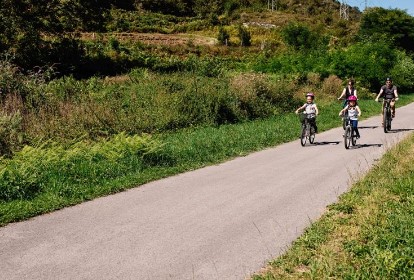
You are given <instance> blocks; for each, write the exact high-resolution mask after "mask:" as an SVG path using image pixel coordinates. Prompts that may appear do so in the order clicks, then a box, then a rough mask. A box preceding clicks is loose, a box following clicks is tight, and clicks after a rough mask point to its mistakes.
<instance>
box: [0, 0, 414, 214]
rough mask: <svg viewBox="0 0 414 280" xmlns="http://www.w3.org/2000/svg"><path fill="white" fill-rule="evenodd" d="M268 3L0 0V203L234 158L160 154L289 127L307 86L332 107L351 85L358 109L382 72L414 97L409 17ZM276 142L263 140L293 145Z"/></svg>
mask: <svg viewBox="0 0 414 280" xmlns="http://www.w3.org/2000/svg"><path fill="white" fill-rule="evenodd" d="M277 3H278V5H277V7H274V10H273V11H272V10H271V9H269V7H268V1H259V0H243V1H242V0H226V1H219V0H217V1H211V5H210V6H207V5H205V2H204V1H198V0H193V1H184V0H181V1H175V0H174V1H172V0H170V1H169V0H167V1H115V0H106V1H99V5H98V4H97V2H96V1H76V0H70V1H60V0H53V1H46V0H43V1H31V0H27V1H5V0H2V1H1V5H0V16H1V17H2V19H4V20H3V21H2V22H1V23H0V153H1V156H2V158H1V159H0V182H2V183H1V184H0V203H4V205H6V206H5V207H6V208H7V207H8V206H7V205H15V204H13V203H17V204H19V203H23V204H25V203H27V204H25V205H30V207H33V208H31V209H29V210H28V212H27V213H30V214H25V215H23V217H27V216H30V215H34V214H35V213H40V212H42V211H49V210H50V209H56V208H59V207H62V206H64V205H69V204H73V203H78V202H79V201H82V199H90V198H93V197H96V196H99V195H104V194H108V193H111V192H113V191H118V190H120V189H123V188H125V187H126V186H133V185H134V184H137V183H142V182H144V181H147V180H150V178H159V177H160V176H165V173H163V172H164V171H160V173H157V174H155V175H154V174H152V173H151V174H150V175H148V174H147V175H145V174H144V173H145V172H147V171H145V170H149V169H150V170H151V172H155V173H156V171H154V170H163V168H164V167H165V166H168V167H170V168H171V169H172V170H173V171H171V170H170V169H169V171H168V172H167V173H168V174H171V173H174V172H177V170H184V169H185V168H194V167H196V166H200V165H203V164H208V163H210V162H216V161H217V160H223V159H224V158H225V156H222V155H223V154H224V155H227V156H235V155H237V153H236V152H235V153H226V152H223V151H220V156H219V157H218V158H219V159H217V158H215V159H214V160H211V161H209V160H207V161H201V163H200V162H197V163H196V164H194V165H192V166H191V167H188V166H186V167H185V168H184V167H182V165H181V164H176V163H177V162H181V161H180V159H179V158H180V156H182V154H179V155H177V154H176V153H175V152H171V151H169V152H171V153H169V152H168V153H166V152H165V151H164V150H163V149H162V147H165V146H168V144H169V143H168V140H166V139H171V138H168V136H170V135H181V134H184V135H186V133H191V131H192V130H193V129H219V130H220V129H224V130H225V129H227V127H231V126H232V125H243V124H246V123H249V122H252V121H258V122H260V121H261V120H262V121H263V122H266V121H267V120H268V119H272V118H285V117H286V116H287V115H289V112H292V111H293V110H294V109H295V108H296V107H297V106H298V105H299V104H300V103H302V102H303V98H304V93H306V92H308V91H314V92H315V93H316V96H317V101H318V103H319V104H320V105H321V106H324V107H325V108H330V106H331V105H332V104H334V102H336V97H338V96H339V94H340V91H341V90H342V88H343V86H344V84H345V81H346V80H347V79H349V78H354V79H355V80H356V85H357V88H358V92H359V98H360V99H362V100H364V99H371V98H372V97H373V95H372V92H378V90H379V86H380V85H381V84H382V83H383V80H384V79H385V77H386V76H389V75H391V76H392V77H394V83H395V84H396V85H397V86H398V87H399V92H400V94H401V95H404V94H406V93H409V92H411V91H412V90H413V88H414V62H413V50H414V42H413V40H414V33H413V30H414V19H413V18H412V17H411V16H410V15H408V14H407V13H406V12H404V11H401V10H387V9H382V8H372V9H369V10H367V11H364V12H363V13H361V12H360V11H358V10H357V9H354V8H351V9H350V19H349V20H344V19H341V18H340V17H339V12H338V10H339V2H338V1H327V0H312V1H311V0H309V1H293V0H291V1H288V0H280V1H277ZM148 38H149V39H148ZM160 38H164V39H166V40H163V42H162V43H160ZM177 38H180V39H177ZM183 38H184V39H183ZM173 42H174V43H173ZM212 42H214V43H212ZM331 107H332V106H331ZM373 111H374V110H373ZM329 116H330V115H329ZM324 121H326V122H330V121H332V120H328V119H326V120H324ZM334 125H335V124H333V123H330V124H329V126H330V127H332V126H334ZM289 135H293V134H289ZM273 136H274V135H273ZM171 137H173V136H171ZM177 137H178V136H177ZM180 137H181V136H180ZM183 137H184V136H183ZM278 137H281V138H280V139H282V140H277V141H276V140H273V141H272V140H268V139H267V140H266V141H268V142H267V143H280V142H283V141H288V140H291V139H293V138H292V136H284V135H281V136H278ZM154 139H155V140H156V141H154ZM210 140H211V139H210ZM212 141H213V140H212ZM213 146H214V145H213ZM257 147H261V146H260V145H258V146H255V147H254V148H252V147H248V148H246V149H242V152H246V151H251V150H254V149H257ZM179 150H180V151H181V148H179ZM209 151H210V150H209ZM187 152H188V151H185V152H183V153H184V154H186V153H187ZM211 153H212V154H214V153H213V152H211ZM171 155H174V156H171ZM177 158H178V159H177ZM43 159H44V161H43ZM59 159H62V160H61V161H59ZM56 160H57V161H56ZM23 163H24V164H23ZM50 163H52V164H50ZM116 164H118V167H114V166H116ZM157 168H159V169H157ZM63 169H64V170H65V172H66V173H65V174H64V176H60V175H62V174H61V173H60V171H59V170H63ZM91 170H92V171H91ZM127 173H128V174H134V175H128V176H130V177H133V179H131V178H129V179H128V180H129V181H128V183H125V181H123V180H125V178H124V177H123V174H127ZM45 174H49V175H50V176H49V175H47V176H48V177H47V178H46V177H42V176H46V175H45ZM103 174H106V175H107V178H102V177H105V176H103ZM143 174H144V175H143ZM125 176H126V175H125ZM140 176H143V177H140ZM62 180H63V181H62ZM101 180H108V181H105V184H109V187H107V188H106V187H105V188H104V189H100V188H99V186H100V185H101V184H103V183H102V182H103V181H101ZM108 182H109V183H108ZM120 182H124V183H125V185H124V186H121V187H120V186H119V184H120ZM114 184H115V185H116V186H115V185H114ZM117 184H118V185H117ZM84 185H87V186H89V187H90V188H86V189H80V188H81V186H84ZM50 186H52V187H50ZM53 186H54V187H53ZM50 188H52V193H53V195H51V197H53V199H51V198H50V196H47V195H46V196H45V195H44V193H45V192H48V191H49V190H50ZM95 188H98V189H95ZM54 191H55V192H54ZM68 197H69V198H70V199H67V198H68ZM73 197H75V198H74V199H72V198H73ZM37 199H40V200H42V199H45V200H46V201H48V202H50V201H54V202H53V203H52V206H50V205H48V206H47V207H45V206H43V205H42V203H43V202H42V203H40V204H37V202H36V203H34V204H35V205H33V204H32V202H33V201H38V200H37ZM19 205H20V204H19ZM39 205H40V206H39ZM13 207H14V206H13ZM28 207H29V206H28ZM7 209H8V208H7ZM13 219H14V218H11V220H13Z"/></svg>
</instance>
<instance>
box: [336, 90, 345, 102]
mask: <svg viewBox="0 0 414 280" xmlns="http://www.w3.org/2000/svg"><path fill="white" fill-rule="evenodd" d="M345 92H346V89H345V88H344V90H343V91H342V93H341V96H339V97H338V100H339V99H341V98H342V97H344V96H345Z"/></svg>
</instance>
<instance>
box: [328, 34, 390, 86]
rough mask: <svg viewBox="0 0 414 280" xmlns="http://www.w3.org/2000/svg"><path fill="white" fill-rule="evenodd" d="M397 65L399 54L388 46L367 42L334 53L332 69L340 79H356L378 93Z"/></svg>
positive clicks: (381, 43)
mask: <svg viewBox="0 0 414 280" xmlns="http://www.w3.org/2000/svg"><path fill="white" fill-rule="evenodd" d="M397 63H398V56H397V52H396V50H394V49H392V48H391V47H390V46H389V45H388V44H386V43H383V42H371V41H367V42H361V43H357V44H354V45H352V46H350V47H349V48H348V49H346V50H344V51H336V52H335V53H333V55H332V62H331V69H332V70H333V71H334V73H337V75H338V76H339V77H354V78H355V79H356V80H358V81H360V82H361V83H362V84H363V85H365V86H366V87H367V88H371V89H372V90H375V91H376V90H377V89H378V88H379V87H380V86H381V85H382V83H383V81H384V77H386V76H387V75H389V74H390V72H391V70H392V69H393V67H394V66H395V65H396V64H397ZM332 70H331V71H332Z"/></svg>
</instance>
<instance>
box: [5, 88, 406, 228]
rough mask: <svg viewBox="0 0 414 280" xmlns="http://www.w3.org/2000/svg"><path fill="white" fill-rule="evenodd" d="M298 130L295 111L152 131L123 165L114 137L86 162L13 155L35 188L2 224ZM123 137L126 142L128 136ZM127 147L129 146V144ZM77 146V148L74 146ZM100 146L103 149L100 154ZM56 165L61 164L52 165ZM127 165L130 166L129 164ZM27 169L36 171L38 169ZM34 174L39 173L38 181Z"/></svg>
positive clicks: (326, 124) (330, 111)
mask: <svg viewBox="0 0 414 280" xmlns="http://www.w3.org/2000/svg"><path fill="white" fill-rule="evenodd" d="M413 100H414V95H402V96H401V98H400V102H399V103H398V104H399V106H400V105H403V104H407V103H409V102H412V101H413ZM360 106H361V108H362V110H363V114H364V117H368V116H371V115H375V114H378V113H379V111H380V104H379V103H376V102H374V101H371V100H366V101H364V100H362V101H361V102H360ZM319 107H320V117H319V119H318V126H319V128H320V131H323V130H327V129H329V128H333V127H336V126H339V125H340V119H339V117H338V116H337V114H338V112H339V110H340V108H341V103H339V102H337V103H334V104H321V105H320V106H319ZM299 128H300V126H299V121H298V117H297V116H296V115H294V114H293V113H290V114H285V115H280V116H276V117H273V118H269V119H264V120H256V121H251V122H245V123H241V124H233V125H222V126H218V127H197V128H188V129H184V130H180V131H177V132H174V133H173V132H171V133H166V134H160V135H154V136H153V137H152V138H153V140H155V141H156V142H159V143H160V144H156V146H157V147H160V148H159V149H158V150H157V151H156V152H155V153H152V154H151V156H149V157H148V156H147V157H144V156H143V154H142V153H138V154H134V153H133V152H131V153H127V155H125V157H124V158H121V164H120V162H119V161H118V160H107V159H108V157H110V156H108V155H111V154H112V153H113V152H117V153H119V152H120V150H119V149H120V148H119V147H118V144H119V143H118V142H116V141H114V143H113V144H107V145H98V146H99V149H97V150H98V151H97V152H96V154H93V155H91V156H89V157H88V159H89V160H90V161H91V162H94V164H85V162H84V159H83V158H82V156H80V157H77V156H73V155H72V154H73V153H75V150H76V149H75V150H70V149H69V150H68V151H67V152H63V151H62V152H61V153H64V155H65V157H64V158H65V159H66V161H65V162H57V163H55V164H53V162H52V163H50V162H48V165H47V166H48V167H43V166H46V165H44V164H43V163H44V161H42V160H43V158H44V157H43V156H39V155H42V153H40V154H38V155H37V156H38V157H39V161H33V164H32V165H31V166H28V167H27V168H20V166H22V165H21V164H19V162H18V161H17V160H16V159H12V160H10V161H9V162H8V164H9V165H14V166H17V168H15V169H13V172H12V175H13V176H11V178H12V179H13V180H14V181H15V182H17V183H20V182H22V181H23V180H26V181H27V182H28V184H32V185H34V191H33V193H30V192H28V195H27V196H25V195H23V196H20V197H17V198H13V199H11V200H10V199H9V200H3V201H1V202H0V225H5V224H7V223H10V222H14V221H20V220H24V219H27V218H29V217H33V216H35V215H39V214H42V213H47V212H50V211H53V210H56V209H59V208H63V207H66V206H69V205H74V204H78V203H81V202H83V201H86V200H90V199H93V198H96V197H100V196H105V195H109V194H111V193H115V192H119V191H122V190H125V189H128V188H132V187H135V186H138V185H141V184H143V183H146V182H149V181H152V180H155V179H159V178H163V177H167V176H170V175H173V174H177V173H180V172H184V171H187V170H192V169H196V168H199V167H202V166H207V165H211V164H215V163H219V162H223V161H225V160H228V159H231V158H234V157H237V156H243V155H246V154H248V153H251V152H253V151H258V150H261V149H264V148H266V147H271V146H275V145H278V144H280V143H285V142H289V141H292V140H295V139H297V138H298V134H299ZM123 141H124V142H125V143H129V142H128V141H129V140H123ZM125 145H126V147H129V146H128V145H129V144H128V145H127V144H125ZM80 147H81V146H77V149H80ZM102 147H104V148H102ZM298 148H299V145H298ZM102 149H104V150H105V151H104V152H102ZM121 149H122V148H121ZM45 153H46V154H47V152H45ZM67 154H68V155H72V156H68V155H67ZM75 154H76V153H75ZM81 154H82V153H81ZM53 155H54V154H53ZM76 155H77V154H76ZM49 157H50V158H53V156H49ZM92 159H93V160H92ZM99 160H103V161H104V162H105V165H104V166H101V165H103V162H102V161H101V162H100V161H99ZM40 163H41V164H40ZM130 163H134V164H130ZM54 165H57V166H58V167H59V166H60V167H62V168H56V166H54ZM131 165H133V166H134V168H130V167H131ZM50 166H52V167H50ZM68 167H70V168H68ZM135 167H136V168H135ZM31 168H32V169H31ZM42 168H43V169H42ZM16 170H17V171H16ZM28 170H36V172H37V173H36V172H34V171H31V172H28ZM107 171H111V172H110V173H111V176H101V175H100V174H106V173H107ZM36 174H39V176H41V180H40V179H39V178H38V177H36ZM65 176H66V177H65ZM16 178H17V179H16ZM62 178H63V179H62ZM36 180H37V181H36ZM33 182H34V183H33ZM36 182H38V184H37V185H36ZM39 182H40V183H39ZM32 185H29V186H32ZM30 190H31V189H29V191H30Z"/></svg>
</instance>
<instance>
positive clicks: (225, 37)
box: [217, 26, 230, 45]
mask: <svg viewBox="0 0 414 280" xmlns="http://www.w3.org/2000/svg"><path fill="white" fill-rule="evenodd" d="M229 39H230V34H229V32H227V30H226V29H224V27H223V26H220V28H219V34H218V37H217V40H218V41H219V42H220V44H222V45H228V43H229Z"/></svg>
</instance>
